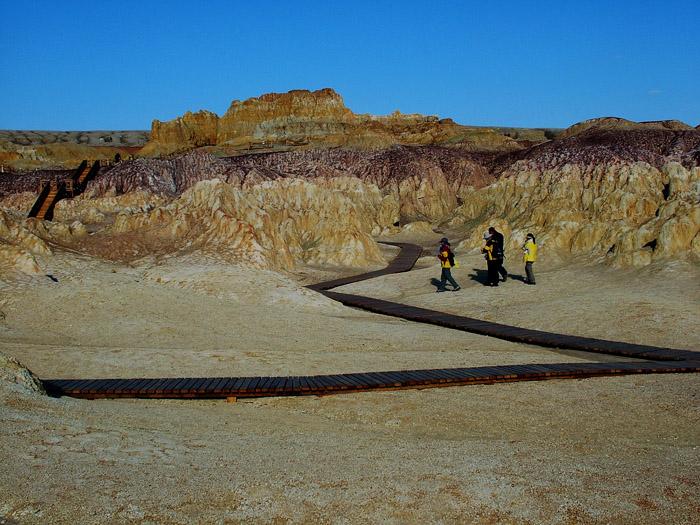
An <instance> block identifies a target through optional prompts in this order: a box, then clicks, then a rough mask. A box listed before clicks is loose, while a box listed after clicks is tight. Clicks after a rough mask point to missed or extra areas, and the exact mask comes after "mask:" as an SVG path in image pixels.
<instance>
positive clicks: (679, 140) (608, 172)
mask: <svg viewBox="0 0 700 525" xmlns="http://www.w3.org/2000/svg"><path fill="white" fill-rule="evenodd" d="M699 153H700V133H698V132H697V131H695V130H683V131H679V130H676V129H668V128H664V127H663V126H658V127H655V128H654V129H639V128H636V129H627V128H626V127H625V128H624V129H610V128H609V127H604V129H598V128H597V127H596V126H592V127H588V128H586V129H584V130H583V131H579V132H576V133H574V132H570V133H566V134H565V137H564V138H563V139H559V140H557V141H553V142H551V143H547V144H543V145H540V146H537V147H535V148H532V149H531V150H529V151H528V152H525V153H524V154H522V155H517V158H514V157H511V158H510V161H509V162H508V161H507V160H505V159H498V161H497V162H495V163H494V164H493V165H494V166H496V167H497V169H500V173H498V175H499V180H498V182H496V183H494V184H492V185H490V186H488V187H486V188H484V189H482V190H480V191H477V192H475V193H473V194H472V195H471V196H470V197H469V198H467V199H466V200H465V202H464V204H463V205H462V206H461V207H460V208H459V209H458V210H456V211H455V212H454V214H453V215H452V216H451V217H450V218H449V219H448V220H446V221H445V222H444V225H445V226H449V227H458V226H460V225H463V224H466V223H467V222H470V223H471V224H474V223H476V229H475V230H474V233H473V235H472V236H471V238H470V239H468V240H467V241H466V242H465V243H464V246H465V247H469V248H476V247H478V246H479V245H480V244H481V237H480V234H481V232H482V231H483V230H484V229H485V228H486V227H487V226H488V224H489V223H492V222H498V223H499V224H500V225H501V226H502V228H503V229H504V230H506V233H510V234H511V235H510V239H511V244H512V247H513V248H514V247H515V246H516V245H517V244H519V243H520V242H522V241H523V239H524V236H525V233H526V232H527V231H532V232H533V233H535V234H536V235H539V237H538V239H539V241H540V242H541V243H542V244H544V245H545V246H547V249H551V250H559V251H561V252H565V253H572V254H574V255H580V256H583V255H586V256H588V255H591V254H593V255H595V256H598V257H600V258H606V259H608V260H609V261H611V262H613V263H614V264H619V265H624V264H636V265H643V264H648V263H649V262H651V261H652V260H653V259H654V258H657V257H668V256H678V255H682V254H686V253H688V252H690V253H693V254H695V255H698V254H700V252H699V251H698V249H699V248H700V241H699V240H698V232H699V231H700V168H698V164H699V163H700V156H699Z"/></svg>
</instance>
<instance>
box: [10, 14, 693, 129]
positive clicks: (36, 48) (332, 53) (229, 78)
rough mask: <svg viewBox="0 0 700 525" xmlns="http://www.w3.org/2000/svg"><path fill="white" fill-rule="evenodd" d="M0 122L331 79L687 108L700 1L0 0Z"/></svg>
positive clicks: (158, 112) (513, 117) (483, 116)
mask: <svg viewBox="0 0 700 525" xmlns="http://www.w3.org/2000/svg"><path fill="white" fill-rule="evenodd" d="M0 19H2V20H3V27H2V29H1V30H0V129H37V130H38V129H43V130H94V129H101V130H102V129H104V130H124V129H150V127H151V121H152V120H153V119H159V120H161V121H165V120H171V119H173V118H176V117H179V116H181V115H183V114H184V113H185V112H186V111H188V110H190V111H199V110H200V109H206V110H209V111H213V112H215V113H217V114H218V115H219V116H221V115H223V114H224V113H225V112H226V110H227V109H228V107H229V105H230V104H231V101H233V100H236V99H239V100H245V99H247V98H250V97H257V96H260V95H262V94H264V93H271V92H276V93H281V92H286V91H289V90H291V89H309V90H316V89H322V88H325V87H330V88H333V89H334V90H335V91H336V92H338V93H339V94H340V95H341V96H342V97H343V99H344V101H345V105H346V106H347V107H349V108H350V109H351V110H352V111H354V112H355V113H370V114H373V115H387V114H389V113H392V112H393V111H394V110H399V111H401V112H402V113H421V114H424V115H439V116H440V117H441V118H452V119H453V120H454V121H455V122H457V123H459V124H465V125H475V126H522V127H560V128H565V127H568V126H570V125H573V124H575V123H577V122H580V121H583V120H587V119H589V118H595V117H603V116H616V117H622V118H626V119H629V120H635V121H644V120H661V119H678V120H682V121H683V122H686V123H687V124H691V125H692V126H697V125H699V124H700V2H697V0H692V1H685V0H679V1H673V0H667V1H634V2H633V1H617V2H616V1H614V0H608V1H585V2H584V1H566V0H564V1H560V2H552V1H550V2H543V1H537V0H532V1H529V2H523V1H498V0H495V1H480V2H477V1H463V2H460V1H439V0H435V1H433V2H414V1H410V0H404V1H382V0H370V1H367V2H364V1H356V2H343V1H332V0H326V1H298V2H295V1H289V0H288V1H266V0H256V1H255V2H251V1H246V2H238V1H230V2H223V1H206V0H203V1H201V2H193V1H191V0H189V1H179V0H172V1H169V2H165V1H163V2H159V1H149V0H145V1H141V2H134V1H130V0H92V1H70V0H62V1H55V0H52V1H33V0H0Z"/></svg>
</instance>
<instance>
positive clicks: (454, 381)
mask: <svg viewBox="0 0 700 525" xmlns="http://www.w3.org/2000/svg"><path fill="white" fill-rule="evenodd" d="M386 244H392V245H394V246H397V247H399V248H401V252H400V253H399V255H398V256H397V257H396V258H395V259H394V260H393V261H392V262H391V264H389V266H387V267H386V268H384V269H382V270H378V271H374V272H369V273H365V274H361V275H357V276H352V277H347V278H343V279H336V280H333V281H327V282H324V283H319V284H315V285H311V286H309V288H310V289H312V290H315V291H318V292H320V293H322V294H324V295H326V296H328V297H329V298H331V299H334V300H337V301H340V302H341V303H343V304H345V305H347V306H351V307H356V308H362V309H365V310H369V311H372V312H376V313H379V314H384V315H390V316H394V317H400V318H403V319H408V320H411V321H416V322H421V323H429V324H434V325H437V326H443V327H446V328H452V329H456V330H463V331H467V332H472V333H477V334H481V335H486V336H491V337H497V338H500V339H505V340H509V341H515V342H520V343H527V344H533V345H538V346H545V347H550V348H562V349H563V348H567V349H574V350H583V351H586V352H596V353H603V354H612V355H620V356H626V357H632V358H638V359H640V361H636V362H630V361H627V362H622V363H597V362H594V363H554V364H526V365H508V366H488V367H473V368H455V369H430V370H396V371H390V372H368V373H350V374H329V375H314V376H278V377H274V376H272V377H265V376H263V377H210V378H201V377H200V378H197V377H189V378H188V377H181V378H165V379H163V378H130V379H49V380H44V381H43V384H44V387H45V388H46V390H47V392H49V393H50V394H52V395H67V396H72V397H79V398H87V399H95V398H122V397H139V398H199V399H211V398H229V399H235V398H239V397H240V398H244V397H270V396H299V395H328V394H336V393H349V392H360V391H372V390H392V389H405V388H431V387H445V386H458V385H475V384H493V383H504V382H513V381H538V380H545V379H581V378H586V377H596V376H613V375H628V374H660V373H664V374H668V373H697V372H700V352H692V351H688V350H678V349H673V348H660V347H654V346H647V345H637V344H631V343H624V342H617V341H608V340H604V339H595V338H589V337H579V336H569V335H564V334H555V333H550V332H543V331H539V330H529V329H526V328H519V327H514V326H507V325H503V324H499V323H491V322H487V321H480V320H478V319H472V318H468V317H461V316H457V315H452V314H446V313H443V312H438V311H434V310H427V309H424V308H417V307H413V306H407V305H403V304H399V303H393V302H390V301H383V300H380V299H372V298H370V297H362V296H356V295H349V294H343V293H338V292H331V291H329V290H331V289H332V288H336V287H338V286H342V285H345V284H350V283H353V282H358V281H362V280H366V279H372V278H375V277H379V276H382V275H387V274H391V273H398V272H406V271H409V270H410V269H411V268H413V265H414V264H415V262H416V261H417V260H418V257H420V255H421V252H422V249H421V248H420V247H419V246H416V245H413V244H401V243H386ZM642 359H643V360H645V361H642Z"/></svg>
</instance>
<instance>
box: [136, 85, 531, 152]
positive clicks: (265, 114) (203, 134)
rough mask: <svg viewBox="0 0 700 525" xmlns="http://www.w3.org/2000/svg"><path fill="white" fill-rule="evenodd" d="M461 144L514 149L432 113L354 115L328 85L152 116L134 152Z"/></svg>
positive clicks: (502, 139) (500, 137)
mask: <svg viewBox="0 0 700 525" xmlns="http://www.w3.org/2000/svg"><path fill="white" fill-rule="evenodd" d="M446 143H465V144H466V145H467V146H468V147H471V148H472V149H475V148H478V149H493V148H499V149H511V150H512V149H519V147H518V145H517V143H516V142H515V141H514V140H513V139H512V138H510V137H508V136H506V134H504V133H494V132H493V130H491V129H481V128H469V127H466V126H460V125H458V124H455V123H454V122H453V121H452V120H451V119H444V120H440V119H439V118H438V117H436V116H424V115H415V114H413V115H404V114H401V113H400V112H399V111H395V112H394V113H393V114H391V115H387V116H373V115H361V114H355V113H353V112H352V111H351V110H350V109H348V108H347V107H345V104H344V103H343V99H342V97H341V96H340V95H338V94H337V93H336V92H335V91H333V90H332V89H322V90H319V91H314V92H310V91H305V90H294V91H290V92H288V93H270V94H267V95H263V96H261V97H257V98H250V99H248V100H245V101H240V100H234V101H233V102H232V103H231V106H230V107H229V109H228V111H227V112H226V113H225V114H224V115H223V116H222V117H221V118H219V117H218V116H217V115H216V114H215V113H211V112H209V111H199V112H198V113H194V114H193V113H191V112H188V113H186V114H185V115H184V116H182V117H179V118H177V119H174V120H171V121H169V122H161V121H159V120H154V121H153V124H152V127H151V139H150V141H149V143H148V144H147V145H146V147H145V148H143V150H142V151H141V152H140V154H141V155H143V156H147V157H153V156H159V155H169V154H172V153H175V152H178V153H182V152H185V151H188V150H191V149H193V148H197V147H203V146H216V147H219V148H223V150H224V151H228V152H237V151H238V152H240V151H241V150H242V149H247V148H249V147H253V146H255V145H257V146H259V147H272V146H275V147H277V148H280V147H281V148H284V147H288V148H289V147H295V146H306V147H340V146H342V147H353V148H358V149H374V150H376V149H381V148H387V147H390V146H392V145H394V144H404V145H417V144H423V145H427V144H446Z"/></svg>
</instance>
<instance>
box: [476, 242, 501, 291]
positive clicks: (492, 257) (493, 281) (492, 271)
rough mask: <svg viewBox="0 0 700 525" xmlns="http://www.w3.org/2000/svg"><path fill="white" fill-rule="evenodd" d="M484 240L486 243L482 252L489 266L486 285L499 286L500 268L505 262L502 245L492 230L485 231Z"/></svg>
mask: <svg viewBox="0 0 700 525" xmlns="http://www.w3.org/2000/svg"><path fill="white" fill-rule="evenodd" d="M484 240H485V241H486V244H485V245H484V247H483V248H482V249H481V253H483V254H484V259H486V266H487V268H488V277H487V279H486V286H498V268H500V267H501V264H502V263H503V253H502V252H501V245H500V244H499V243H497V242H496V241H495V240H494V238H493V235H492V234H491V233H490V232H486V233H484Z"/></svg>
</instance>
